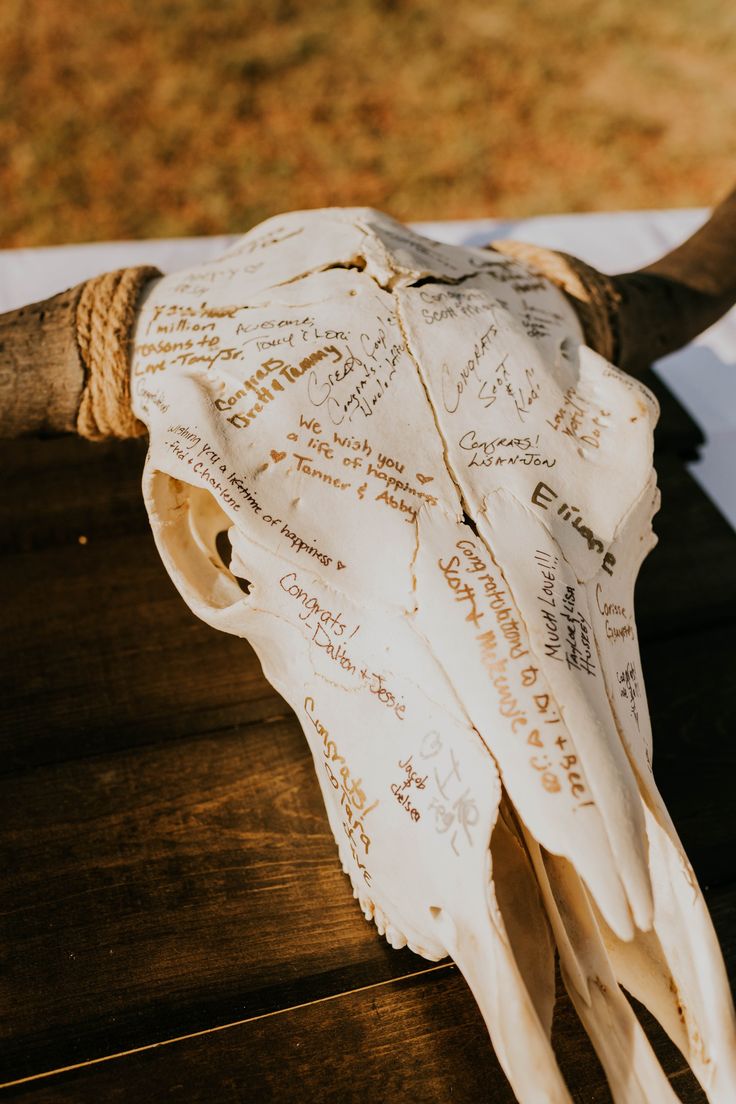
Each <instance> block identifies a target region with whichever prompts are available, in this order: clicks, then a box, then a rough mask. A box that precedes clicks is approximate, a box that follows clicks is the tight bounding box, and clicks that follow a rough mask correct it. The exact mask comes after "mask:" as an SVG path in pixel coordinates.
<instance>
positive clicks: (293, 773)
mask: <svg viewBox="0 0 736 1104" xmlns="http://www.w3.org/2000/svg"><path fill="white" fill-rule="evenodd" d="M0 808H1V809H2V810H3V828H2V832H1V833H0V848H1V853H0V866H1V867H2V869H3V870H4V871H5V886H4V897H3V902H2V906H1V908H0V945H2V946H3V947H4V948H6V949H9V948H12V953H9V954H8V956H7V963H6V969H5V973H4V976H3V979H2V981H1V982H0V1007H3V1008H6V1009H12V1010H13V1012H12V1017H11V1019H10V1022H9V1023H6V1025H5V1031H6V1032H9V1036H8V1037H6V1039H5V1042H4V1050H5V1061H4V1063H3V1066H4V1070H5V1075H6V1077H7V1076H9V1075H12V1076H24V1075H26V1074H29V1073H34V1072H37V1071H38V1070H39V1069H44V1068H51V1067H55V1066H58V1065H64V1064H68V1063H69V1062H70V1061H81V1060H85V1059H88V1058H92V1057H96V1056H99V1055H101V1054H105V1053H109V1052H110V1051H117V1050H121V1049H126V1048H128V1047H133V1046H140V1045H143V1044H145V1043H148V1042H150V1041H151V1040H152V1039H156V1038H158V1037H160V1036H161V1033H162V1032H163V1034H165V1035H178V1034H182V1033H186V1032H190V1031H196V1030H201V1029H202V1028H204V1027H210V1026H212V1025H213V1024H216V1023H221V1022H226V1021H229V1020H234V1019H242V1018H243V1017H244V1016H248V1015H255V1014H257V1013H261V1012H264V1011H271V1010H273V1009H277V1008H282V1007H285V1006H288V1005H291V1004H294V1003H299V1002H301V1001H304V1000H309V999H313V998H314V997H315V996H322V995H326V994H332V993H335V992H341V991H343V990H345V989H350V988H354V987H355V986H356V985H363V984H366V983H368V982H375V981H377V980H382V979H385V978H387V977H393V976H396V975H397V974H404V973H407V972H411V971H415V970H417V969H423V968H424V965H425V964H424V962H423V960H421V959H419V958H417V957H416V956H414V955H413V954H411V953H410V952H409V951H405V952H400V953H397V952H395V951H393V950H392V949H391V948H390V947H388V945H387V944H386V943H385V942H384V941H383V940H381V939H379V938H378V937H377V935H376V932H375V929H374V928H373V927H372V926H369V925H368V924H367V923H366V922H365V920H364V919H363V916H362V914H361V912H360V910H359V908H358V906H357V904H356V903H355V902H354V900H353V897H352V890H351V888H350V884H349V881H348V879H347V878H346V877H345V875H344V874H343V873H342V871H341V869H340V866H339V863H338V859H337V852H336V848H335V844H334V840H333V838H332V835H331V833H330V831H329V828H328V826H327V821H326V817H325V814H324V808H323V805H322V798H321V795H320V793H319V791H318V787H317V782H316V778H315V777H314V772H313V766H312V760H311V755H310V754H309V752H308V749H307V746H306V742H305V741H304V739H303V737H302V736H301V732H300V731H298V730H297V726H296V724H295V722H287V723H276V724H273V725H260V726H257V727H253V728H251V729H248V730H245V731H244V732H242V733H239V732H230V733H220V734H219V735H218V736H217V737H216V738H209V737H202V738H199V739H192V740H187V741H184V740H182V741H179V742H175V743H168V744H164V745H161V746H160V747H151V748H138V749H133V750H131V751H127V752H124V753H120V754H117V755H107V756H95V757H90V758H87V759H81V760H75V761H70V762H68V763H62V764H56V765H53V766H50V767H44V768H39V769H37V770H35V771H25V772H22V773H20V774H19V775H16V776H11V777H7V778H6V779H5V781H4V782H3V783H2V784H1V785H0Z"/></svg>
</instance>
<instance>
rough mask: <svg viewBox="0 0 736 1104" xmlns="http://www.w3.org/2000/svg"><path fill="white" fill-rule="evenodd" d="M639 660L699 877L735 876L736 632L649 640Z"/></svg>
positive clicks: (657, 749) (677, 813)
mask: <svg viewBox="0 0 736 1104" xmlns="http://www.w3.org/2000/svg"><path fill="white" fill-rule="evenodd" d="M642 664H643V669H644V677H645V682H646V691H647V697H648V700H649V708H650V714H651V719H652V732H653V737H654V775H655V778H656V781H657V785H658V786H659V788H660V790H661V792H662V795H663V797H664V799H665V802H666V804H667V807H668V808H669V810H670V812H671V814H672V816H673V818H674V820H675V823H676V825H677V830H678V832H679V834H680V837H681V839H682V841H683V844H684V845H685V849H686V851H687V852H688V854H689V856H690V858H691V860H692V861H693V863H694V864H695V866H696V869H697V874H698V877H699V879H700V880H701V882H703V883H704V884H706V885H716V884H718V883H719V882H728V881H731V880H732V879H736V820H735V818H734V796H733V795H734V778H735V777H736V741H735V740H734V739H733V704H732V703H733V694H734V672H736V632H735V631H734V628H733V627H732V626H729V625H725V626H721V627H718V628H715V629H707V630H704V631H703V632H700V633H693V634H692V635H690V636H687V637H675V638H673V639H670V640H657V641H650V642H648V643H645V644H644V645H643V647H642Z"/></svg>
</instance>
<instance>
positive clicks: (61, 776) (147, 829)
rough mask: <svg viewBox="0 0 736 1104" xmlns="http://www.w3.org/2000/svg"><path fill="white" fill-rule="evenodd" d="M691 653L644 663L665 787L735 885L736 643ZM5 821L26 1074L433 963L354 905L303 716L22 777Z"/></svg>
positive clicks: (5, 787) (10, 975) (714, 879)
mask: <svg viewBox="0 0 736 1104" xmlns="http://www.w3.org/2000/svg"><path fill="white" fill-rule="evenodd" d="M688 645H689V646H691V647H692V650H691V651H688V650H685V649H683V648H682V646H681V644H680V643H679V642H678V641H672V642H656V643H653V644H652V645H651V646H650V649H649V650H648V654H647V656H646V659H647V660H648V666H647V670H648V671H649V672H650V682H649V693H650V702H651V705H652V711H653V717H654V725H655V733H656V734H657V745H656V747H657V749H658V751H657V760H656V761H657V774H658V778H659V781H660V784H661V786H662V790H663V793H664V795H665V798H666V800H667V801H668V803H669V807H670V810H671V812H672V815H673V817H674V819H675V822H676V824H677V825H678V827H679V828H680V829H681V831H682V834H683V837H684V841H685V844H686V846H687V847H688V849H689V852H690V857H691V860H692V861H693V864H694V866H695V869H696V872H697V873H698V875H699V877H700V878H701V880H702V881H704V882H705V883H706V884H713V885H715V884H717V883H722V882H724V881H726V880H728V879H729V878H732V877H733V876H734V862H733V854H734V828H733V818H732V817H730V816H729V815H728V810H729V809H730V808H731V806H732V783H731V779H732V778H733V768H734V752H733V742H732V741H731V742H730V743H729V742H727V741H725V740H724V739H723V732H724V730H725V727H726V724H727V721H726V720H725V718H726V717H727V716H728V706H729V697H730V689H729V680H728V677H727V676H728V671H729V670H732V669H733V668H734V666H736V642H735V640H734V638H733V636H732V634H731V633H730V631H729V630H722V631H721V633H720V636H717V637H716V636H715V635H714V634H712V633H709V634H707V635H706V636H704V637H703V638H698V637H695V638H691V639H690V640H689V641H688ZM715 653H718V655H719V656H720V662H721V664H722V665H723V666H722V667H721V668H720V669H719V667H718V664H717V663H715V662H714V660H713V655H714V654H715ZM699 659H700V660H702V661H703V662H704V666H703V667H702V669H700V668H699V667H698V660H699ZM693 672H694V673H693ZM0 808H3V809H4V810H5V812H4V816H3V827H2V829H1V830H0V848H2V852H3V853H4V858H3V857H2V856H1V855H0V861H2V863H3V868H4V869H6V870H7V871H8V875H9V876H8V880H7V883H6V894H5V903H4V904H3V906H2V910H0V916H1V923H2V931H1V932H0V943H1V944H2V945H4V946H6V947H13V948H14V952H13V955H12V956H11V957H10V960H9V966H8V972H7V975H6V980H5V983H4V995H3V998H4V999H3V1000H2V1002H1V1003H2V1004H3V1005H4V1006H5V1007H10V1008H13V1009H14V1013H13V1021H12V1028H11V1037H10V1038H9V1039H8V1040H7V1043H6V1046H7V1047H8V1057H9V1061H10V1065H11V1068H12V1070H13V1071H14V1072H15V1073H16V1074H17V1075H18V1076H22V1075H24V1074H26V1073H32V1072H37V1071H38V1070H39V1069H42V1068H52V1067H55V1066H58V1065H65V1064H68V1063H69V1062H70V1061H82V1060H85V1059H89V1058H92V1057H95V1056H99V1055H101V1054H104V1053H109V1052H114V1051H119V1050H123V1049H127V1048H129V1047H131V1046H140V1045H144V1044H145V1043H147V1042H150V1041H151V1040H152V1039H155V1038H157V1037H160V1036H161V1033H162V1032H164V1033H165V1034H167V1035H169V1036H170V1035H177V1034H183V1033H186V1032H189V1031H195V1030H201V1029H203V1028H205V1027H209V1026H212V1025H213V1024H216V1023H223V1022H228V1021H231V1020H237V1019H242V1018H243V1017H244V1016H247V1015H255V1014H258V1013H260V1012H263V1011H269V1010H274V1009H278V1008H283V1007H286V1006H288V1005H289V1004H292V1003H298V1002H300V1001H301V1000H312V999H314V997H315V996H322V995H327V994H330V993H337V992H341V991H343V990H344V989H347V988H351V987H355V986H356V985H362V984H368V983H373V982H375V981H377V980H383V979H385V978H386V977H392V976H396V975H397V974H401V973H405V972H408V971H414V970H416V969H421V968H422V965H423V964H422V963H421V961H420V960H418V959H416V958H415V957H414V956H412V955H411V954H410V953H409V952H402V953H401V954H396V953H395V952H393V951H391V950H390V949H389V948H388V947H387V946H386V945H385V944H384V943H383V942H382V941H381V940H379V939H378V938H377V937H376V936H375V933H374V932H373V930H372V929H371V928H370V927H369V926H368V925H367V924H365V922H364V920H363V919H362V916H361V914H360V912H359V910H358V908H357V906H356V905H355V903H354V902H353V900H352V896H351V891H350V888H349V884H348V882H347V879H345V877H344V876H343V875H342V874H341V872H340V870H339V867H338V864H337V859H336V852H335V847H334V842H333V840H332V837H331V835H330V833H329V830H328V827H327V823H326V818H325V815H324V811H323V807H322V802H321V796H320V794H319V790H318V787H317V782H316V779H315V777H314V774H313V768H312V762H311V757H310V755H309V753H308V750H307V747H306V743H305V741H304V740H303V737H302V735H301V732H300V730H299V728H298V725H297V722H296V720H295V718H293V717H292V716H290V717H287V718H286V719H284V720H281V721H277V722H275V723H273V724H270V725H266V724H261V725H254V726H252V727H250V728H245V729H242V730H241V731H223V732H220V733H218V734H217V735H216V736H214V737H198V738H190V739H181V740H179V741H175V742H165V741H164V742H162V743H161V744H160V746H150V747H145V748H143V747H139V748H133V749H130V750H127V751H122V752H119V753H116V754H113V753H109V754H107V755H97V756H92V757H88V758H83V759H77V760H69V761H67V762H62V763H57V764H51V765H48V766H44V767H39V768H37V769H35V770H26V771H22V772H19V773H17V774H15V775H10V776H7V777H6V778H5V779H4V780H3V781H2V782H0ZM19 1071H20V1072H19Z"/></svg>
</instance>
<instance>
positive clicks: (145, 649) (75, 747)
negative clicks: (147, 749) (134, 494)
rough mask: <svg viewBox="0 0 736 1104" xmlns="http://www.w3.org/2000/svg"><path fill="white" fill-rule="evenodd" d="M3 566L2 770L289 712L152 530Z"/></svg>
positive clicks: (36, 554) (29, 555) (244, 646)
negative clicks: (174, 567)
mask: <svg viewBox="0 0 736 1104" xmlns="http://www.w3.org/2000/svg"><path fill="white" fill-rule="evenodd" d="M2 564H3V573H2V591H3V594H2V600H3V605H4V629H5V634H4V636H3V639H2V644H0V700H2V702H3V709H2V723H1V725H0V746H1V747H2V764H1V766H0V773H1V772H4V771H8V770H17V769H21V768H23V767H26V766H30V765H36V764H38V763H43V762H53V761H63V760H65V759H68V758H72V757H75V756H82V755H90V754H97V753H99V752H102V751H105V750H110V749H115V748H119V747H129V746H134V745H136V744H145V743H150V742H151V741H161V740H166V739H173V738H181V737H182V736H187V735H191V734H192V733H204V732H214V731H218V730H220V729H222V728H226V727H229V726H232V725H237V724H249V723H253V722H254V721H271V720H274V719H276V718H278V717H283V716H284V715H285V714H286V713H287V711H288V710H287V707H286V705H285V704H284V702H283V701H282V699H281V698H280V697H279V695H278V694H277V693H276V692H275V691H274V690H273V689H272V688H271V686H270V685H269V684H268V683H267V682H266V681H265V679H264V678H263V675H262V673H261V668H260V664H259V662H258V660H257V659H256V657H255V655H254V653H253V651H252V649H251V648H250V646H249V645H248V644H247V643H246V641H244V640H241V639H240V638H238V637H234V636H230V635H228V634H226V633H218V632H215V631H214V630H212V629H210V628H209V627H208V626H206V625H204V624H203V623H202V622H200V621H198V620H197V618H196V617H194V615H193V614H192V613H191V611H190V610H189V608H188V607H187V606H186V604H185V603H184V601H183V600H182V598H181V597H180V595H179V594H178V592H177V591H176V590H175V589H174V587H173V584H172V583H171V581H170V579H169V578H168V576H167V574H166V572H165V570H164V568H163V566H162V564H161V562H160V560H159V557H158V553H157V551H156V548H155V546H154V544H153V538H152V537H151V535H150V533H148V532H143V533H141V534H134V535H132V536H126V537H122V536H119V537H117V538H116V539H115V540H101V539H100V540H90V541H89V543H88V544H86V545H84V546H82V545H79V544H77V543H76V542H75V543H74V544H71V545H64V546H61V547H58V548H55V549H53V550H49V549H46V550H43V551H35V552H26V553H23V554H19V555H16V556H5V557H4V558H3V561H2Z"/></svg>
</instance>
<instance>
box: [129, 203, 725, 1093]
mask: <svg viewBox="0 0 736 1104" xmlns="http://www.w3.org/2000/svg"><path fill="white" fill-rule="evenodd" d="M132 380H133V400H134V409H135V411H136V413H137V414H138V416H139V417H140V418H141V419H142V420H143V421H144V422H145V423H146V424H147V426H148V428H149V431H150V441H151V444H150V450H149V455H148V459H147V463H146V471H145V477H144V494H145V500H146V505H147V508H148V512H149V515H150V519H151V524H152V526H153V531H154V535H155V538H156V542H157V544H158V547H159V550H160V552H161V555H162V557H163V560H164V562H165V564H166V566H167V568H168V570H169V572H170V573H171V576H172V578H173V580H174V582H175V584H176V585H177V587H178V588H179V590H180V591H181V593H182V595H183V597H184V598H185V600H186V601H187V602H188V603H189V605H190V606H191V608H192V609H193V610H194V612H195V613H197V614H198V615H199V616H200V617H202V618H203V619H204V620H205V621H207V622H209V624H211V625H214V626H215V627H217V628H221V629H224V630H226V631H228V632H231V633H235V634H236V635H239V636H244V637H247V639H248V640H249V641H250V642H251V644H252V645H253V647H254V648H255V649H256V651H257V653H258V655H259V657H260V659H261V662H262V664H263V669H264V672H265V674H266V676H267V677H268V679H269V680H270V681H271V682H272V683H273V685H274V686H275V687H276V688H277V689H278V690H279V692H280V693H281V694H282V695H283V696H284V698H286V700H287V701H288V702H289V703H290V704H291V706H292V707H293V709H294V711H295V712H296V715H297V716H298V717H299V720H300V722H301V724H302V726H303V728H304V732H305V734H306V736H307V739H308V741H309V744H310V747H311V750H312V753H313V756H314V760H315V767H316V771H317V777H318V779H319V782H320V786H321V788H322V792H323V795H324V800H325V806H326V809H327V814H328V817H329V821H330V825H331V827H332V830H333V832H334V835H335V839H336V841H337V845H338V850H339V854H340V859H341V861H342V864H343V867H344V869H345V871H346V873H347V874H348V875H349V876H350V879H351V881H352V885H353V889H354V892H355V895H356V897H357V898H358V899H359V901H360V904H361V906H362V908H363V911H364V913H365V915H366V916H367V917H368V918H373V919H374V920H375V921H376V924H377V926H378V928H379V931H381V932H384V933H385V935H386V937H387V938H388V940H389V942H391V943H392V944H393V945H394V946H402V945H404V944H405V943H408V944H409V946H410V947H412V948H413V949H414V950H415V951H417V952H418V953H420V954H422V955H425V956H426V957H428V958H431V959H439V958H441V957H443V956H445V955H448V954H449V955H452V957H453V958H454V959H455V961H456V962H457V964H458V966H459V967H460V969H461V970H462V972H463V974H464V975H465V977H466V979H467V981H468V983H469V985H470V987H471V989H472V991H473V993H474V995H475V997H476V999H477V1001H478V1004H479V1006H480V1008H481V1011H482V1013H483V1016H484V1018H485V1021H486V1023H487V1025H488V1029H489V1031H490V1034H491V1037H492V1040H493V1043H494V1046H495V1048H496V1052H497V1054H498V1057H499V1060H500V1062H501V1064H502V1066H503V1069H504V1070H505V1072H506V1074H507V1076H508V1078H509V1080H510V1082H511V1084H512V1086H513V1088H514V1091H515V1093H516V1095H517V1097H518V1099H519V1100H520V1101H522V1102H525V1104H530V1102H534V1104H537V1102H539V1101H550V1102H552V1101H553V1102H555V1104H557V1102H562V1101H569V1100H570V1097H569V1095H568V1092H567V1089H566V1088H565V1085H564V1083H563V1081H562V1078H561V1075H560V1073H559V1070H558V1068H557V1065H556V1062H555V1059H554V1055H553V1052H552V1049H551V1047H550V1043H549V1037H550V1027H551V1017H552V1006H553V998H554V957H553V954H554V952H553V948H554V946H555V945H556V946H557V949H558V951H559V954H560V959H561V965H562V971H563V976H564V979H565V982H566V985H567V987H568V990H569V993H570V996H571V998H572V1000H573V1002H574V1004H575V1006H576V1008H577V1010H578V1012H579V1014H580V1016H581V1018H582V1020H583V1022H584V1024H585V1027H586V1029H587V1030H588V1032H589V1034H590V1036H591V1039H592V1041H593V1043H594V1046H595V1047H596V1050H597V1051H598V1054H599V1056H600V1058H601V1061H602V1063H603V1065H604V1067H605V1070H606V1072H607V1075H608V1078H609V1080H610V1083H611V1086H612V1089H613V1092H614V1095H615V1099H616V1100H617V1101H619V1102H626V1104H634V1102H637V1104H638V1102H640V1104H654V1102H659V1101H673V1100H675V1097H674V1094H673V1092H672V1090H671V1088H670V1086H669V1083H668V1081H667V1079H666V1078H665V1076H664V1074H663V1072H662V1071H661V1069H660V1067H659V1065H658V1063H657V1061H656V1059H655V1057H654V1055H653V1052H652V1050H651V1048H650V1046H649V1043H648V1042H647V1040H646V1037H645V1035H644V1033H643V1031H642V1029H641V1028H640V1026H639V1024H638V1021H637V1020H636V1018H635V1016H634V1014H633V1012H632V1011H631V1008H630V1006H629V1004H628V1001H627V1000H626V998H625V997H624V995H623V993H622V991H621V989H620V988H619V984H618V982H621V983H622V984H623V985H625V986H626V988H627V989H628V990H629V991H630V992H632V993H633V994H634V995H636V996H637V997H638V998H639V999H640V1000H642V1001H643V1003H644V1004H646V1005H647V1006H648V1007H649V1008H650V1009H651V1011H652V1012H653V1013H654V1014H655V1016H656V1017H657V1018H658V1019H659V1020H660V1022H661V1023H662V1024H663V1026H664V1027H665V1028H666V1029H667V1031H668V1032H669V1033H670V1035H671V1037H672V1038H673V1039H674V1041H675V1042H676V1043H677V1045H678V1046H679V1047H680V1048H681V1050H682V1052H683V1054H684V1055H685V1057H686V1058H687V1060H688V1061H689V1063H690V1064H691V1066H692V1068H693V1070H694V1071H695V1073H696V1075H697V1076H698V1078H699V1079H700V1081H701V1083H702V1084H703V1086H704V1088H705V1090H706V1092H707V1093H708V1095H709V1098H710V1100H711V1101H713V1102H719V1104H732V1102H733V1100H735V1099H736V1059H735V1056H734V1020H733V1012H732V1007H731V1002H730V997H729V993H728V988H727V985H726V981H725V976H724V972H723V967H722V964H721V959H720V954H719V950H718V946H717V943H716V939H715V936H714V933H713V930H712V927H711V923H710V920H709V917H708V914H707V911H706V908H705V905H704V902H703V899H702V896H701V894H700V891H699V889H698V887H697V884H696V881H695V878H694V876H693V872H692V869H691V867H690V865H689V863H688V861H687V858H686V856H685V855H684V853H683V850H682V847H681V845H680V843H679V841H678V839H677V836H676V834H675V831H674V829H673V827H672V824H671V821H670V819H669V817H668V815H667V812H666V810H665V808H664V806H663V804H662V801H661V799H660V797H659V794H658V792H657V790H656V787H655V784H654V781H653V778H652V772H651V733H650V727H649V718H648V712H647V703H646V696H645V691H644V682H643V677H642V672H641V667H640V660H639V650H638V645H637V635H636V627H635V622H634V614H633V587H634V581H635V578H636V575H637V572H638V569H639V566H640V564H641V562H642V559H643V557H644V556H645V555H646V553H647V552H648V551H649V549H650V548H651V547H652V545H653V543H654V537H653V536H652V531H651V518H652V515H653V513H654V512H655V510H656V508H657V502H658V493H657V489H656V481H655V476H654V472H653V470H652V429H653V425H654V422H655V420H656V417H657V407H656V403H655V400H654V399H653V397H652V396H651V394H650V393H649V392H648V391H647V390H646V388H644V387H643V386H642V385H641V384H639V383H638V382H636V381H635V380H633V379H631V378H629V377H628V376H626V375H624V374H623V373H622V372H620V371H619V370H618V369H616V368H614V367H613V366H612V365H611V364H609V363H607V362H606V361H605V360H603V359H602V358H601V357H600V356H599V355H598V354H596V353H594V352H593V351H591V350H590V349H589V348H588V347H586V346H585V344H584V343H583V339H582V335H581V331H580V326H579V323H578V321H577V319H576V317H575V314H574V312H573V311H572V309H571V307H570V305H569V303H568V302H567V300H566V299H565V297H564V296H563V295H562V293H561V292H559V291H558V290H557V289H556V288H555V287H553V286H552V285H551V284H549V283H548V282H547V281H546V280H544V279H541V278H539V277H537V276H535V275H532V274H530V272H529V270H527V269H525V268H524V267H523V266H522V265H520V264H519V263H517V262H516V261H514V260H510V259H508V258H506V257H503V256H501V255H500V254H498V253H495V252H492V251H485V250H474V249H461V248H455V247H449V246H444V245H438V244H437V243H434V242H430V241H428V240H426V239H424V238H422V237H420V236H418V235H417V234H415V233H413V232H411V231H410V230H407V229H406V228H405V227H403V226H401V225H399V224H398V223H396V222H394V221H392V220H391V219H389V218H387V217H385V216H382V215H379V214H377V213H376V212H374V211H369V210H347V211H343V210H330V211H312V212H302V213H297V214H293V215H288V216H284V217H280V218H276V219H272V220H271V221H269V222H267V223H265V224H264V225H262V226H260V227H258V228H256V229H255V230H252V231H251V232H250V233H248V234H246V235H245V237H243V238H242V239H240V240H239V241H238V242H237V244H236V245H235V246H234V247H233V248H231V249H230V250H229V251H228V252H227V253H225V255H224V256H222V257H221V258H219V259H218V260H217V261H215V262H211V263H208V264H204V265H202V266H200V267H198V268H196V269H192V270H190V271H188V272H186V273H183V274H182V273H179V274H177V275H175V276H170V277H166V278H164V279H161V280H160V281H157V282H154V283H153V284H152V285H151V287H150V290H149V291H148V293H147V294H146V296H145V299H144V302H143V306H142V309H141V311H140V315H139V319H138V322H137V327H136V333H135V351H134V355H133V360H132ZM224 530H226V531H227V533H228V536H229V541H230V545H231V547H232V559H231V562H230V563H229V564H228V559H229V557H228V556H225V557H224V559H223V555H222V552H223V545H222V539H221V536H220V535H221V533H222V532H223V531H224ZM243 580H246V581H247V582H244V581H243Z"/></svg>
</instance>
